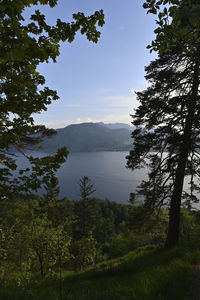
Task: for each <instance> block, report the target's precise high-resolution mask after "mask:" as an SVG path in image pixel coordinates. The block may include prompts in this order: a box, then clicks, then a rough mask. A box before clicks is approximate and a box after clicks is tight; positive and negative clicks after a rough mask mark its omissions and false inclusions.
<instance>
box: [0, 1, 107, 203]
mask: <svg viewBox="0 0 200 300" xmlns="http://www.w3.org/2000/svg"><path fill="white" fill-rule="evenodd" d="M57 2H58V1H57V0H40V1H38V0H28V1H25V0H16V1H12V0H6V1H5V0H3V1H1V3H0V16H1V21H0V32H1V36H0V53H1V54H0V111H1V113H0V132H1V135H0V163H1V172H0V195H1V197H5V196H8V195H9V194H12V193H14V192H16V191H17V190H18V191H20V190H25V191H27V190H29V189H33V190H37V189H38V188H39V187H40V185H41V184H42V183H45V184H48V182H49V181H51V180H52V178H53V177H54V172H55V171H56V170H57V169H58V168H59V166H60V164H61V163H63V162H65V161H66V158H67V154H68V152H67V150H66V149H65V148H63V149H60V150H58V151H57V153H56V154H55V155H53V156H48V157H44V158H33V157H31V156H28V155H26V157H27V159H29V162H30V165H31V166H30V168H28V169H26V170H22V171H21V174H20V175H22V174H23V176H18V178H17V179H13V178H12V171H13V170H16V169H17V163H16V159H15V156H16V154H15V153H14V151H13V149H14V148H15V149H17V150H18V151H19V152H21V153H23V151H22V149H23V148H24V147H27V146H29V145H34V144H38V143H39V142H41V140H42V139H43V138H44V136H49V135H51V134H53V133H54V131H53V130H48V129H46V128H45V126H41V125H35V124H34V119H33V114H34V113H40V112H41V111H45V110H47V106H48V105H49V104H51V102H52V101H55V100H58V98H59V97H58V95H57V92H56V91H53V90H51V89H49V88H48V87H46V86H44V85H45V78H44V76H42V75H41V74H40V73H39V72H38V71H37V67H38V65H39V64H40V63H43V62H48V61H49V60H52V61H53V62H56V57H57V56H58V55H59V42H60V41H63V42H65V41H67V42H69V43H71V42H72V41H73V40H74V38H75V35H76V33H77V31H80V32H81V34H84V35H86V37H87V39H88V40H90V41H93V42H95V43H96V42H97V41H98V39H99V37H100V32H99V31H98V30H97V28H96V26H103V24H104V15H103V11H102V10H101V11H96V12H95V13H94V14H93V15H91V16H88V17H86V16H85V15H84V14H83V13H80V12H79V13H77V14H73V19H74V21H73V22H72V23H66V22H63V21H61V20H60V19H58V20H57V22H56V25H54V26H50V25H48V24H47V22H46V20H45V15H43V14H42V13H41V12H40V11H39V10H36V11H35V13H33V14H32V15H31V17H30V20H25V19H24V16H23V12H24V10H25V9H26V8H27V7H29V6H31V5H38V4H41V5H49V6H50V7H52V8H53V7H54V6H55V5H56V4H57ZM23 154H24V153H23ZM30 171H32V173H31V175H30ZM27 172H29V173H27ZM26 174H27V175H26Z"/></svg>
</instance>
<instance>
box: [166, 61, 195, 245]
mask: <svg viewBox="0 0 200 300" xmlns="http://www.w3.org/2000/svg"><path fill="white" fill-rule="evenodd" d="M198 88H199V61H198V60H197V61H196V63H195V68H194V77H193V86H192V91H191V96H189V104H188V115H187V118H186V122H185V130H184V134H183V141H182V144H181V146H180V155H179V160H178V166H177V169H176V174H175V183H174V191H173V194H172V198H171V202H170V211H169V227H168V233H167V239H166V242H165V248H167V249H169V248H172V247H174V246H176V245H177V244H178V241H179V226H180V209H181V196H182V191H183V183H184V176H185V168H186V163H187V159H188V154H189V151H190V147H191V137H192V125H193V120H194V114H195V107H196V103H197V97H198Z"/></svg>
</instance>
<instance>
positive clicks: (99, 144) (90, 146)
mask: <svg viewBox="0 0 200 300" xmlns="http://www.w3.org/2000/svg"><path fill="white" fill-rule="evenodd" d="M110 125H111V124H109V125H108V127H107V126H105V124H101V123H82V124H75V125H69V126H67V127H65V128H61V129H57V135H55V136H53V137H51V138H47V139H45V140H44V141H43V142H42V144H41V145H42V147H43V149H44V151H48V152H54V151H56V149H57V148H60V147H64V146H66V147H67V149H68V150H69V151H72V152H78V151H83V152H84V151H85V152H86V151H128V150H130V149H131V144H132V139H131V131H130V129H127V128H123V127H122V126H123V125H119V128H118V125H116V124H114V127H113V128H116V127H117V128H116V129H111V128H110ZM125 126H126V124H125Z"/></svg>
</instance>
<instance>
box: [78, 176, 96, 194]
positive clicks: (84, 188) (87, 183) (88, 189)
mask: <svg viewBox="0 0 200 300" xmlns="http://www.w3.org/2000/svg"><path fill="white" fill-rule="evenodd" d="M79 188H80V196H81V199H87V198H88V197H89V196H90V195H92V194H93V193H94V192H95V191H96V189H95V188H94V185H93V183H92V182H91V180H90V179H89V178H88V177H87V176H83V178H81V179H80V180H79Z"/></svg>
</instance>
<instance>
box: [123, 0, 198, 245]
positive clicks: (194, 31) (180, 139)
mask: <svg viewBox="0 0 200 300" xmlns="http://www.w3.org/2000/svg"><path fill="white" fill-rule="evenodd" d="M144 7H145V8H147V9H148V12H149V13H154V14H158V20H157V24H158V28H156V30H155V33H156V38H155V40H154V41H153V42H152V44H151V45H150V46H148V47H149V48H150V49H151V50H152V51H157V52H158V58H157V59H156V60H155V61H153V62H151V63H150V65H149V66H148V67H147V68H146V73H147V75H146V79H147V80H148V82H149V84H150V86H149V87H148V88H147V89H146V90H145V91H142V92H138V93H137V97H138V100H139V102H140V106H139V107H138V109H136V111H135V114H134V115H133V124H134V125H135V126H136V129H135V131H134V132H133V138H134V149H133V151H131V152H130V155H129V156H128V167H129V168H132V169H135V168H139V167H141V166H148V167H149V169H150V172H149V179H148V181H146V182H145V181H144V182H143V183H142V185H141V189H140V192H141V193H143V194H144V195H145V205H147V206H148V207H150V208H154V207H158V206H161V205H163V204H164V205H166V204H167V203H168V202H170V219H169V229H168V235H167V240H166V247H172V246H174V245H176V244H177V242H178V239H179V223H180V207H181V203H182V200H183V198H186V200H187V201H188V203H189V205H190V203H191V201H199V197H198V194H197V192H198V191H199V188H198V185H197V184H196V182H195V180H194V179H195V177H199V175H200V169H199V165H200V155H199V136H200V123H199V109H200V102H199V100H200V98H199V85H200V80H199V76H200V73H199V72H200V69H199V66H200V52H199V47H200V21H199V18H197V16H198V17H199V12H200V5H199V4H198V1H189V0H188V1H187V0H185V1H179V0H176V1H175V0H174V1H173V0H172V1H170V0H169V1H166V0H163V1H151V0H147V1H146V2H145V3H144ZM191 16H193V17H192V18H191ZM152 151H153V153H152ZM185 177H189V179H188V180H189V184H190V190H189V191H188V190H187V191H185V193H184V194H183V183H184V178H185ZM183 196H185V197H183Z"/></svg>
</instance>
